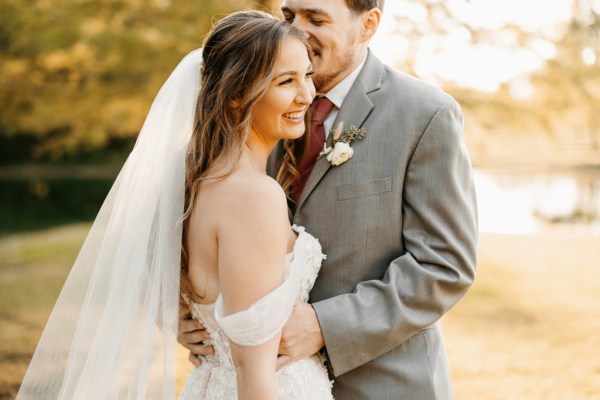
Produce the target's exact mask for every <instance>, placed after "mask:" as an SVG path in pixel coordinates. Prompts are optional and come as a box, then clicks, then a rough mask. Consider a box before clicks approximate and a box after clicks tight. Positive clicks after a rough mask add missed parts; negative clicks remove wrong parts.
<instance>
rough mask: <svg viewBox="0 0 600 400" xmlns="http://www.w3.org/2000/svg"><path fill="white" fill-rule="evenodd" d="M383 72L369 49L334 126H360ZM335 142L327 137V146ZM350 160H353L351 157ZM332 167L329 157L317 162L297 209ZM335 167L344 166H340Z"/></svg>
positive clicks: (380, 64)
mask: <svg viewBox="0 0 600 400" xmlns="http://www.w3.org/2000/svg"><path fill="white" fill-rule="evenodd" d="M382 73H383V64H382V63H381V61H379V60H378V59H377V58H376V57H375V56H373V54H372V53H371V52H370V51H369V54H368V55H367V60H366V62H365V66H364V67H363V70H362V71H361V72H360V74H359V75H358V77H357V78H356V81H355V82H354V84H353V85H352V88H351V89H350V92H348V95H346V98H345V99H344V102H343V103H342V107H341V108H340V111H339V113H338V115H337V117H336V119H335V122H334V123H333V127H334V128H335V127H337V126H338V124H339V123H340V122H342V121H343V122H344V129H346V128H350V126H351V125H354V126H355V127H357V128H360V127H361V126H362V124H363V123H364V121H365V119H366V118H367V116H368V115H369V114H370V113H371V110H373V103H372V102H371V99H369V93H370V92H372V91H373V90H376V89H378V88H380V87H381V78H382ZM332 142H333V137H332V135H329V137H328V138H327V146H331V144H332ZM348 162H352V159H350V160H349V161H348ZM330 168H332V166H331V164H330V163H329V161H327V157H322V158H321V159H320V160H317V161H316V162H315V166H314V167H313V170H312V172H311V174H310V176H309V177H308V181H307V182H306V185H305V186H304V190H302V193H301V194H300V198H299V199H298V204H297V205H296V210H298V209H299V208H300V207H302V204H304V202H305V201H306V199H307V198H308V196H310V194H311V193H312V191H313V190H314V189H315V188H316V187H317V184H318V183H319V182H320V181H321V179H322V178H323V176H325V174H326V173H327V171H329V169H330ZM334 168H343V166H338V167H334Z"/></svg>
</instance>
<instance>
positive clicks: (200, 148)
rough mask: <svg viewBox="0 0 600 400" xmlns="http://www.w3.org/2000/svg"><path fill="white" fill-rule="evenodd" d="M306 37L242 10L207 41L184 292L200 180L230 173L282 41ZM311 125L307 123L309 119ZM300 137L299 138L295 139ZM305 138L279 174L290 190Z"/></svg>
mask: <svg viewBox="0 0 600 400" xmlns="http://www.w3.org/2000/svg"><path fill="white" fill-rule="evenodd" d="M290 37H291V38H294V39H297V40H299V41H301V42H302V43H304V45H305V46H306V48H307V51H308V52H309V57H311V58H312V53H311V50H310V45H309V44H308V41H307V40H306V38H305V36H304V34H303V33H302V32H301V31H300V30H298V29H297V28H295V27H293V26H291V25H290V24H288V23H287V22H284V21H280V20H278V19H275V18H274V17H273V16H272V15H270V14H267V13H265V12H261V11H241V12H237V13H233V14H230V15H228V16H227V17H225V18H223V19H222V20H221V21H219V22H218V23H217V24H216V25H215V26H214V27H213V29H212V30H211V32H210V33H209V34H208V36H207V37H206V39H205V40H204V43H203V51H202V59H203V66H202V70H201V74H202V75H201V89H200V94H199V97H198V103H197V109H196V115H195V121H194V130H193V133H192V138H191V141H190V144H189V148H188V154H187V160H186V176H185V214H184V219H183V238H182V254H181V256H182V257H181V292H182V293H183V294H187V295H191V294H192V293H194V292H193V290H192V287H191V284H190V281H189V277H188V265H187V264H188V259H187V251H186V239H185V238H186V235H187V230H188V222H189V218H190V215H191V212H192V207H193V205H194V199H195V196H196V192H197V190H198V187H199V185H200V183H201V182H202V181H203V180H206V179H214V178H221V177H224V176H227V175H228V174H230V173H231V172H232V171H233V169H234V168H235V166H236V165H237V164H238V162H239V160H240V157H241V154H242V150H243V148H244V144H245V142H246V139H247V138H248V134H249V131H250V124H251V122H252V116H253V111H254V106H255V104H256V102H257V101H258V100H259V99H260V98H261V97H262V96H263V94H264V93H265V92H266V91H267V89H268V88H269V86H270V84H271V80H272V75H273V67H274V65H275V61H276V59H277V54H278V51H279V47H280V45H281V43H282V41H283V39H285V38H290ZM307 126H308V124H307ZM296 142H298V143H296ZM305 142H306V141H305V140H297V141H292V140H289V141H285V143H284V146H283V147H284V149H285V156H284V159H283V162H282V164H281V166H280V168H279V172H278V175H277V179H278V181H279V183H280V184H281V185H282V187H283V188H284V190H287V189H288V188H289V187H290V186H291V185H293V184H294V183H295V182H296V181H297V180H298V178H299V173H298V171H297V169H296V167H295V157H294V148H295V147H296V146H301V145H306V143H305Z"/></svg>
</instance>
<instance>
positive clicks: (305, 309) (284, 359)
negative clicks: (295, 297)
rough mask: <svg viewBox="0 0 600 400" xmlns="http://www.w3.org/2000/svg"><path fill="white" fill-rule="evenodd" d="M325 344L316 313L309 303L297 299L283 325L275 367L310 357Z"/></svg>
mask: <svg viewBox="0 0 600 400" xmlns="http://www.w3.org/2000/svg"><path fill="white" fill-rule="evenodd" d="M324 345H325V341H324V339H323V334H322V333H321V326H320V325H319V320H318V319H317V314H316V313H315V310H314V309H313V308H312V306H311V305H309V304H307V303H304V302H301V301H297V302H296V304H294V308H293V310H292V314H291V315H290V318H289V319H288V321H287V323H286V324H285V326H284V327H283V331H282V334H281V342H280V343H279V356H278V357H277V369H280V368H282V367H285V366H286V365H288V364H291V363H294V362H296V361H299V360H302V359H304V358H307V357H310V356H312V355H313V354H315V353H317V352H318V351H319V350H321V348H322V347H323V346H324Z"/></svg>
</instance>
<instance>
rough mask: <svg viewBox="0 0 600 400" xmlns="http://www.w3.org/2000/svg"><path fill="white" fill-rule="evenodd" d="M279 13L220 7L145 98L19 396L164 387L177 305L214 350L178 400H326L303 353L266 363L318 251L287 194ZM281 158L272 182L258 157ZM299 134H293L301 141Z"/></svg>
mask: <svg viewBox="0 0 600 400" xmlns="http://www.w3.org/2000/svg"><path fill="white" fill-rule="evenodd" d="M311 74H312V65H311V58H310V50H309V48H308V44H307V42H306V39H305V38H304V35H303V34H302V33H301V32H300V31H298V30H296V29H295V28H293V27H292V26H291V25H289V24H286V23H284V22H281V21H278V20H276V19H274V18H273V17H271V16H269V15H268V14H265V13H261V12H257V11H246V12H239V13H234V14H232V15H230V16H228V17H226V18H224V19H223V20H222V21H220V22H219V23H218V24H217V25H216V26H215V27H214V28H213V29H212V31H211V32H210V34H209V35H208V37H207V38H206V40H205V42H204V47H203V49H202V50H196V51H194V52H192V53H190V54H189V55H188V56H187V57H186V58H184V60H183V61H182V62H181V63H180V64H179V66H178V67H177V68H176V69H175V71H174V72H173V73H172V74H171V76H170V77H169V79H168V80H167V82H166V83H165V84H164V86H163V87H162V89H161V91H160V92H159V94H158V96H157V97H156V99H155V101H154V103H153V105H152V107H151V109H150V112H149V114H148V117H147V118H146V121H145V123H144V125H143V127H142V130H141V132H140V135H139V137H138V140H137V142H136V145H135V147H134V149H133V151H132V153H131V155H130V156H129V158H128V159H127V162H126V163H125V166H124V167H123V169H122V171H121V172H120V174H119V176H118V177H117V180H116V181H115V184H114V185H113V188H112V189H111V191H110V193H109V195H108V197H107V199H106V201H105V203H104V204H103V206H102V208H101V210H100V212H99V214H98V216H97V218H96V220H95V222H94V225H93V226H92V229H91V231H90V233H89V235H88V237H87V239H86V241H85V243H84V246H83V248H82V250H81V252H80V254H79V256H78V258H77V260H76V262H75V265H74V266H73V269H72V270H71V273H70V274H69V277H68V279H67V282H66V283H65V286H64V288H63V290H62V292H61V294H60V297H59V299H58V301H57V304H56V306H55V308H54V310H53V312H52V314H51V316H50V319H49V320H48V323H47V325H46V328H45V330H44V333H43V335H42V338H41V339H40V343H39V344H38V348H37V349H36V352H35V354H34V356H33V359H32V361H31V364H30V366H29V368H28V371H27V373H26V376H25V378H24V380H23V383H22V385H21V388H20V390H19V393H18V395H17V399H41V398H43V399H117V398H119V399H154V398H163V399H167V398H169V399H170V398H173V397H175V375H176V373H175V369H176V368H175V367H176V359H175V353H176V351H177V340H176V338H177V326H178V320H179V314H180V312H187V311H188V310H189V311H191V313H192V316H193V317H194V318H196V319H199V320H201V321H202V323H203V324H204V325H205V326H206V329H207V331H209V333H210V334H211V338H212V344H213V347H214V348H215V354H213V355H211V356H208V357H207V358H206V359H205V362H203V363H202V365H201V366H200V367H197V368H195V369H194V370H193V371H192V373H191V374H190V377H189V378H188V381H187V383H186V386H185V388H184V391H183V393H182V396H181V398H182V399H211V400H212V399H236V398H239V399H286V400H288V399H289V400H295V399H298V400H299V399H308V398H310V399H317V400H326V399H331V398H332V396H331V384H330V382H329V379H328V376H327V372H326V370H325V367H324V366H323V363H322V361H321V360H320V359H319V358H318V357H317V356H316V355H315V356H313V357H310V358H308V359H305V360H301V361H299V362H297V363H295V364H292V365H289V366H287V367H284V368H282V369H281V370H280V371H276V358H277V349H278V343H279V338H280V335H281V329H282V327H283V324H284V323H285V321H286V320H287V318H288V316H289V314H290V312H291V308H292V306H293V303H294V302H295V301H296V300H297V299H301V300H304V301H306V300H307V297H308V290H310V287H311V286H312V284H313V283H314V279H315V278H316V274H317V272H318V269H319V267H320V263H321V260H322V259H323V257H324V256H323V255H322V253H321V247H320V245H319V243H318V241H317V240H316V239H315V238H314V237H312V236H311V235H309V234H308V233H306V232H305V231H304V230H303V229H302V228H299V227H295V226H294V227H291V226H290V223H289V220H288V217H287V215H288V211H287V202H286V193H285V191H286V190H288V188H289V187H290V186H291V185H293V184H294V183H296V181H297V177H298V173H297V171H296V169H295V167H294V163H295V158H294V155H293V154H294V147H295V146H296V145H300V143H302V142H303V140H302V139H301V140H297V139H299V138H300V137H301V136H302V135H303V133H304V131H305V117H306V113H307V111H308V107H309V105H310V103H311V101H312V99H313V97H314V94H315V90H314V86H313V83H312V80H311ZM281 139H283V140H285V141H286V145H285V147H286V149H287V154H286V157H285V160H284V162H283V164H282V166H281V169H280V171H279V176H278V180H279V183H280V184H281V185H280V184H278V183H277V182H275V181H274V180H272V179H271V178H269V177H268V176H267V175H266V172H265V171H266V163H267V157H268V155H269V153H270V152H271V150H272V149H273V147H274V146H275V144H276V143H277V142H278V141H279V140H281ZM305 145H307V144H305Z"/></svg>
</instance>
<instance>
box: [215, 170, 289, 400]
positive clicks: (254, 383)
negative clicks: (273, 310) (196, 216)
mask: <svg viewBox="0 0 600 400" xmlns="http://www.w3.org/2000/svg"><path fill="white" fill-rule="evenodd" d="M244 186H245V185H244ZM239 189H241V190H240V191H241V192H242V193H237V194H236V196H234V197H233V198H230V199H228V200H227V202H228V205H229V206H230V207H227V209H228V212H227V213H225V215H224V217H223V218H222V221H221V222H220V223H219V228H218V233H217V235H218V246H219V252H218V257H219V259H218V265H219V285H220V289H221V296H222V297H223V307H224V313H225V315H230V314H233V313H236V312H240V311H243V310H246V309H248V307H250V306H251V305H252V304H254V303H255V302H256V301H257V300H259V299H260V298H261V297H263V296H264V295H265V294H267V293H269V292H271V291H273V290H274V289H275V288H276V287H278V286H279V285H281V283H282V282H283V276H284V266H285V257H286V253H287V238H288V231H289V222H288V220H287V204H286V200H285V195H284V194H283V192H282V190H281V188H280V187H279V186H278V185H276V183H275V182H274V181H272V180H270V179H268V180H266V179H265V180H260V181H257V182H253V183H252V185H251V187H249V188H246V190H244V188H239ZM229 202H231V203H229ZM280 336H281V332H279V334H277V335H275V337H273V338H272V339H270V340H268V341H267V342H265V343H263V344H261V345H258V346H252V347H247V346H240V345H237V344H235V343H233V342H232V343H231V353H232V357H233V361H234V364H235V366H236V375H237V387H238V397H239V399H240V400H248V399H257V400H258V399H261V400H263V399H277V387H276V383H275V370H276V368H275V364H276V359H277V348H278V343H279V339H280Z"/></svg>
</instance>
